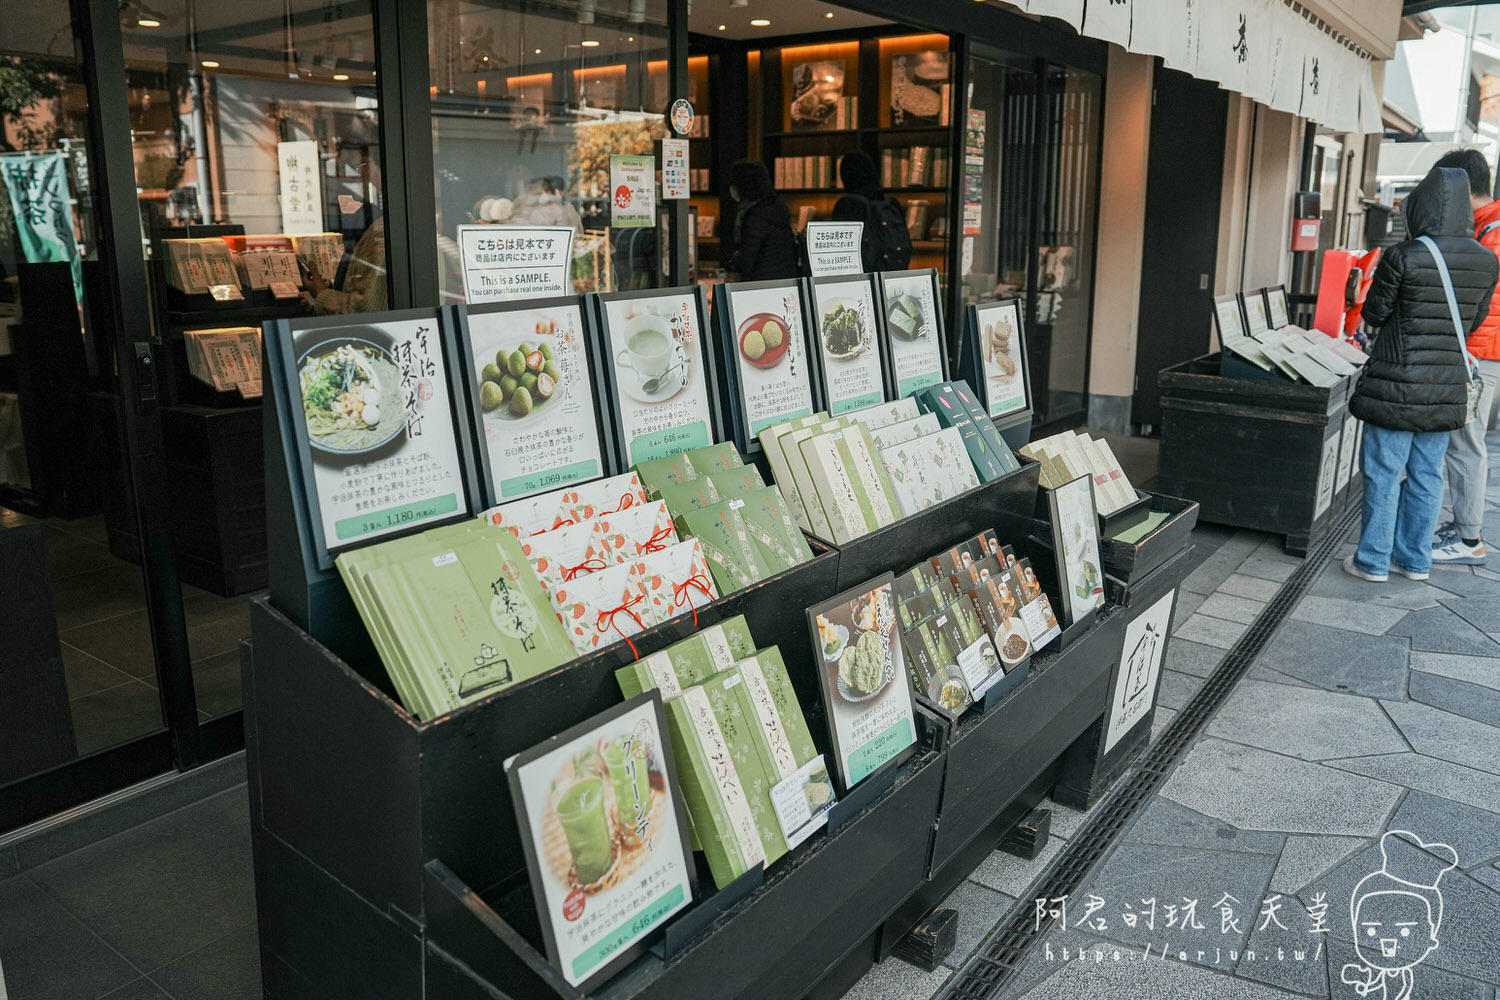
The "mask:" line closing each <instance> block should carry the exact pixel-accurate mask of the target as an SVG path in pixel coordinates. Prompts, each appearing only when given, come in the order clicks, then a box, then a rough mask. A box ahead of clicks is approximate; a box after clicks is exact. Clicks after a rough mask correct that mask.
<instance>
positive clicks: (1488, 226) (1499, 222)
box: [1474, 219, 1500, 240]
mask: <svg viewBox="0 0 1500 1000" xmlns="http://www.w3.org/2000/svg"><path fill="white" fill-rule="evenodd" d="M1496 229H1500V219H1496V220H1495V221H1494V222H1488V223H1485V226H1484V228H1483V229H1481V230H1480V231H1479V232H1477V233H1475V234H1474V238H1475V239H1476V240H1482V239H1484V238H1485V237H1486V236H1488V235H1489V234H1490V233H1492V232H1494V231H1495V230H1496Z"/></svg>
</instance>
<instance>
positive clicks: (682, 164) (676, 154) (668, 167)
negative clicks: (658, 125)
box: [661, 139, 692, 256]
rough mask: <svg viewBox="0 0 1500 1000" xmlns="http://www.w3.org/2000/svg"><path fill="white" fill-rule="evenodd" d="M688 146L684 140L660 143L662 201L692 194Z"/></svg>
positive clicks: (679, 198) (674, 199)
mask: <svg viewBox="0 0 1500 1000" xmlns="http://www.w3.org/2000/svg"><path fill="white" fill-rule="evenodd" d="M688 146H689V143H688V141H687V140H686V139H663V140H662V141H661V196H662V200H664V201H682V200H684V199H686V198H687V197H688V195H689V194H691V193H692V174H691V173H690V172H689V170H688ZM664 256H665V255H664Z"/></svg>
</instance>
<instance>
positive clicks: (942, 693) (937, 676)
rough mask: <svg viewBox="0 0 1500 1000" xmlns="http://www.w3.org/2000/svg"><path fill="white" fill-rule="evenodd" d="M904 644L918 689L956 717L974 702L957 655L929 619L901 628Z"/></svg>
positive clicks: (902, 642)
mask: <svg viewBox="0 0 1500 1000" xmlns="http://www.w3.org/2000/svg"><path fill="white" fill-rule="evenodd" d="M901 645H902V647H903V648H904V649H905V650H906V658H907V661H908V665H907V670H908V671H909V673H910V674H911V682H912V687H913V688H914V689H915V690H917V691H920V692H922V693H923V694H925V695H926V696H927V698H928V700H930V701H931V702H932V703H933V704H934V705H937V706H938V707H939V708H941V709H942V710H943V711H944V712H946V713H948V714H949V715H950V716H952V717H955V718H956V717H957V716H958V715H959V714H961V713H962V712H963V710H964V709H966V708H968V707H969V706H970V705H971V704H973V699H972V698H971V697H970V695H969V686H968V685H967V684H965V683H964V681H963V678H962V677H961V676H960V675H959V672H958V661H957V659H955V658H954V657H953V656H952V654H951V653H950V651H949V650H948V649H947V648H946V645H945V643H944V640H943V637H942V635H940V634H939V633H938V632H937V630H935V629H934V628H933V627H932V623H931V621H930V620H929V621H927V622H923V623H921V624H919V625H916V626H914V627H912V628H909V629H907V630H905V631H904V632H902V633H901Z"/></svg>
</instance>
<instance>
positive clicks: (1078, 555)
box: [1047, 476, 1104, 625]
mask: <svg viewBox="0 0 1500 1000" xmlns="http://www.w3.org/2000/svg"><path fill="white" fill-rule="evenodd" d="M1047 501H1048V504H1049V506H1050V508H1051V514H1052V539H1053V553H1054V554H1055V555H1056V557H1057V561H1058V567H1057V576H1058V590H1059V591H1060V592H1061V594H1062V602H1063V613H1064V614H1066V615H1067V618H1068V624H1069V625H1072V624H1074V623H1075V622H1078V621H1081V620H1082V619H1084V618H1086V617H1087V616H1088V615H1089V614H1090V613H1092V612H1093V611H1094V610H1096V609H1097V608H1098V607H1099V606H1100V605H1102V604H1103V603H1104V571H1103V570H1102V569H1100V566H1101V565H1102V563H1101V562H1100V559H1099V522H1098V520H1097V519H1096V517H1095V515H1094V492H1093V481H1092V480H1091V479H1090V478H1089V477H1088V476H1079V477H1078V478H1077V479H1075V480H1073V481H1072V482H1070V483H1067V484H1065V485H1063V486H1059V487H1058V488H1057V489H1055V490H1048V491H1047Z"/></svg>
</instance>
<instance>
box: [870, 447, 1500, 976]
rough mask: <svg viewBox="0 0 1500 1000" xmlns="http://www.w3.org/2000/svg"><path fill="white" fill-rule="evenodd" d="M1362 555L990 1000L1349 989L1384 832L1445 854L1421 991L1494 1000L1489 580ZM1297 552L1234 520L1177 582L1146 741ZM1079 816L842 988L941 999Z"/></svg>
mask: <svg viewBox="0 0 1500 1000" xmlns="http://www.w3.org/2000/svg"><path fill="white" fill-rule="evenodd" d="M1491 449H1492V451H1496V452H1500V438H1495V437H1492V439H1491ZM1497 465H1500V463H1497ZM1490 491H1491V503H1490V505H1489V507H1490V510H1489V515H1488V517H1489V519H1490V521H1491V522H1493V523H1489V522H1487V523H1486V525H1485V528H1486V535H1487V537H1490V538H1493V539H1500V469H1497V470H1496V472H1495V474H1493V475H1492V477H1491V486H1490ZM1352 549H1353V544H1352V541H1350V542H1346V543H1345V544H1344V545H1343V546H1342V547H1341V549H1340V551H1339V553H1338V555H1337V557H1336V558H1335V559H1334V560H1332V561H1331V562H1330V563H1329V565H1328V567H1327V568H1326V569H1325V570H1324V571H1323V572H1322V573H1321V574H1320V575H1319V577H1318V579H1317V580H1316V581H1315V582H1314V584H1313V586H1312V587H1311V589H1310V591H1309V592H1308V593H1307V594H1306V595H1305V596H1304V598H1303V599H1302V600H1301V601H1300V602H1299V604H1298V605H1297V607H1296V608H1295V609H1294V611H1293V613H1292V615H1291V617H1290V618H1289V619H1288V620H1287V621H1286V622H1285V623H1284V625H1283V627H1282V628H1281V629H1280V631H1279V632H1278V633H1277V635H1276V636H1274V637H1273V639H1272V640H1271V642H1270V643H1269V644H1268V645H1267V647H1266V649H1265V651H1264V652H1263V653H1262V655H1261V656H1260V658H1259V659H1258V660H1257V662H1256V663H1255V664H1254V665H1253V666H1252V667H1251V669H1250V670H1249V672H1248V673H1247V674H1246V675H1245V677H1244V678H1243V679H1242V680H1241V681H1240V683H1239V685H1238V686H1237V687H1236V689H1235V690H1234V691H1233V692H1231V694H1230V696H1229V697H1228V699H1227V700H1226V701H1225V702H1224V703H1223V705H1221V706H1220V708H1219V710H1218V711H1217V712H1216V713H1215V715H1214V717H1213V718H1212V719H1210V721H1209V722H1208V724H1207V725H1206V726H1205V728H1204V729H1203V730H1202V732H1201V733H1200V734H1199V737H1198V739H1197V740H1196V742H1195V743H1194V744H1193V746H1192V747H1191V748H1190V749H1189V750H1188V752H1187V753H1186V755H1185V756H1184V757H1183V758H1182V760H1181V762H1180V763H1179V765H1178V766H1177V768H1176V770H1175V771H1174V772H1173V774H1172V775H1171V776H1170V777H1169V778H1168V780H1167V782H1166V783H1165V784H1164V785H1163V786H1162V788H1161V789H1160V790H1159V792H1158V793H1157V795H1156V796H1155V798H1154V799H1153V800H1152V801H1151V802H1149V803H1148V804H1147V805H1146V806H1145V807H1144V808H1143V809H1142V810H1141V812H1140V813H1138V814H1137V816H1136V818H1135V820H1134V821H1133V823H1132V825H1131V826H1130V827H1128V828H1127V829H1126V831H1125V833H1124V834H1123V835H1122V836H1121V838H1120V840H1119V842H1118V843H1117V844H1116V845H1115V846H1114V848H1113V849H1112V853H1111V854H1109V855H1108V856H1107V857H1106V858H1105V860H1104V861H1103V862H1102V863H1101V864H1100V865H1099V867H1098V868H1097V869H1096V870H1095V871H1094V872H1093V873H1091V875H1090V876H1089V877H1088V878H1087V879H1086V880H1085V882H1084V884H1083V885H1081V886H1080V887H1079V888H1078V889H1077V890H1076V891H1075V892H1074V893H1073V895H1072V896H1071V898H1070V899H1069V900H1068V908H1067V926H1066V927H1062V926H1059V925H1058V924H1057V923H1055V922H1054V924H1053V926H1052V928H1051V929H1050V930H1048V931H1047V933H1046V935H1045V937H1044V939H1043V941H1042V942H1040V944H1039V946H1038V948H1037V949H1036V950H1035V951H1034V952H1033V953H1032V954H1031V955H1030V957H1029V958H1028V960H1027V962H1026V964H1025V965H1024V966H1023V968H1022V969H1021V970H1020V971H1019V972H1018V973H1017V975H1016V976H1015V977H1013V978H1012V979H1011V980H1010V982H1009V984H1008V986H1007V989H1006V990H1005V992H1004V993H1002V994H1001V995H1000V996H1001V998H1002V1000H1022V998H1024V1000H1048V998H1054V997H1056V998H1095V997H1098V998H1105V997H1109V998H1114V997H1118V996H1136V997H1141V998H1143V1000H1176V998H1183V1000H1187V998H1192V1000H1200V998H1202V997H1223V998H1232V1000H1269V998H1288V997H1323V998H1329V1000H1335V998H1355V997H1357V996H1358V994H1356V993H1355V991H1354V989H1353V987H1352V986H1350V985H1347V984H1345V983H1344V982H1342V981H1341V980H1342V973H1343V970H1344V967H1345V966H1346V965H1347V964H1350V963H1354V962H1356V960H1357V958H1356V955H1355V951H1354V949H1353V946H1352V942H1353V940H1354V929H1353V926H1352V918H1351V914H1350V906H1349V904H1350V900H1351V897H1352V896H1353V895H1354V890H1355V886H1356V883H1357V882H1359V880H1360V879H1362V878H1364V877H1365V876H1366V875H1368V874H1370V873H1371V872H1375V871H1378V870H1380V868H1381V850H1380V846H1381V836H1382V834H1383V833H1385V832H1386V831H1390V830H1406V831H1410V832H1411V833H1413V834H1415V835H1416V836H1417V837H1418V838H1420V840H1422V841H1424V842H1427V843H1429V844H1433V843H1441V844H1446V845H1450V846H1451V847H1452V848H1453V850H1454V852H1455V853H1456V855H1457V859H1458V864H1457V868H1456V869H1455V870H1453V871H1449V872H1447V873H1446V874H1445V875H1443V876H1442V879H1441V881H1440V882H1439V888H1440V890H1441V893H1442V896H1443V903H1444V908H1443V910H1442V917H1441V926H1440V929H1439V931H1438V935H1437V936H1438V939H1439V941H1440V945H1439V947H1438V948H1437V949H1436V950H1435V951H1433V952H1432V953H1431V954H1430V955H1428V956H1427V957H1426V959H1425V960H1424V961H1422V962H1421V964H1420V965H1418V966H1416V967H1415V969H1414V972H1413V979H1414V982H1415V988H1414V991H1413V993H1412V994H1411V996H1412V998H1413V1000H1496V986H1497V984H1500V866H1497V864H1500V572H1492V571H1491V570H1489V569H1485V568H1468V567H1462V568H1437V569H1435V570H1434V572H1433V574H1432V579H1431V581H1430V582H1427V583H1418V582H1414V581H1410V580H1405V579H1402V578H1393V579H1392V581H1391V582H1390V583H1388V584H1383V585H1372V584H1366V583H1363V582H1361V581H1357V580H1354V579H1352V578H1350V577H1347V576H1345V575H1344V574H1343V573H1342V572H1341V571H1340V569H1339V567H1338V562H1339V560H1341V559H1342V557H1343V555H1344V554H1346V553H1347V552H1349V551H1352ZM1297 565H1298V561H1297V560H1295V559H1292V558H1290V557H1288V556H1286V555H1284V554H1283V553H1282V552H1281V548H1280V543H1279V541H1277V540H1273V539H1267V538H1265V537H1264V536H1259V535H1255V534H1252V533H1248V532H1242V533H1239V534H1237V535H1235V536H1234V537H1233V538H1231V539H1230V540H1229V541H1228V542H1226V543H1225V544H1224V546H1223V547H1222V548H1220V550H1219V551H1218V552H1216V553H1215V554H1214V555H1213V556H1212V557H1210V559H1209V560H1208V561H1207V562H1205V563H1204V564H1203V565H1201V566H1200V567H1199V568H1198V569H1197V570H1195V571H1194V573H1193V574H1192V575H1191V576H1190V577H1189V578H1188V580H1187V582H1186V583H1185V585H1184V591H1183V593H1182V595H1181V596H1180V598H1179V602H1178V605H1179V606H1178V614H1177V618H1176V621H1175V622H1174V627H1173V632H1174V639H1173V642H1172V645H1171V647H1170V648H1169V650H1168V659H1167V662H1166V668H1167V669H1166V670H1165V672H1164V676H1163V681H1162V691H1161V697H1160V701H1159V704H1160V706H1161V707H1160V708H1159V709H1158V713H1157V721H1156V731H1157V732H1158V733H1159V732H1160V731H1161V729H1162V728H1164V727H1165V726H1166V725H1167V724H1168V723H1169V722H1170V721H1171V719H1172V718H1173V716H1174V715H1175V713H1176V711H1178V710H1180V709H1181V707H1182V706H1183V705H1185V704H1186V703H1187V701H1188V700H1189V699H1190V698H1191V697H1192V695H1193V694H1194V693H1195V692H1196V691H1197V689H1198V687H1199V686H1200V685H1201V684H1202V682H1203V678H1205V677H1206V676H1207V675H1208V674H1209V673H1210V672H1211V671H1212V670H1213V668H1214V667H1215V666H1216V665H1217V663H1218V662H1219V659H1220V658H1221V657H1222V656H1223V654H1224V652H1225V651H1226V650H1227V649H1229V648H1230V647H1231V646H1232V645H1233V644H1234V643H1235V641H1237V640H1238V639H1239V637H1240V635H1241V634H1242V633H1243V632H1244V630H1245V629H1246V627H1247V626H1248V624H1249V623H1250V622H1251V621H1252V620H1253V619H1254V618H1255V616H1256V615H1257V614H1259V612H1260V609H1261V608H1262V607H1263V606H1264V604H1265V603H1266V602H1267V601H1269V600H1270V599H1271V598H1272V597H1273V596H1274V594H1275V593H1276V590H1277V588H1278V587H1279V586H1280V585H1281V583H1282V582H1284V581H1285V580H1286V578H1287V577H1288V576H1290V575H1291V573H1292V572H1293V571H1294V570H1295V569H1296V567H1297ZM1495 565H1496V569H1497V570H1500V560H1497V561H1496V563H1495ZM1086 819H1087V816H1085V815H1082V814H1079V813H1076V812H1073V811H1072V810H1068V809H1062V808H1058V807H1054V815H1053V833H1054V837H1053V838H1052V841H1051V842H1050V843H1049V844H1048V845H1047V848H1046V850H1045V851H1044V852H1043V854H1042V856H1041V857H1039V858H1037V859H1036V860H1035V861H1032V862H1023V861H1021V860H1019V859H1017V858H1013V857H1011V856H1009V855H1005V854H1000V853H996V854H994V855H992V856H991V857H990V858H989V859H988V860H987V861H986V863H985V864H984V865H982V866H981V867H980V868H979V869H978V870H977V871H976V872H975V873H974V874H973V876H972V877H971V878H970V879H969V880H968V881H967V882H966V883H965V884H964V885H963V886H961V887H960V888H959V889H957V890H956V891H955V892H954V893H953V895H952V896H951V897H950V899H949V901H948V903H947V905H949V906H952V907H954V908H956V909H957V910H958V911H959V915H960V924H961V926H960V931H959V945H958V948H957V949H956V950H955V952H954V953H953V954H952V955H951V956H950V957H949V967H945V968H942V969H939V970H938V972H937V973H935V974H926V973H923V972H921V971H920V970H917V969H915V968H913V967H912V966H909V965H906V964H904V963H900V962H897V961H889V962H886V963H884V965H882V966H879V967H877V968H876V969H875V970H873V971H872V972H871V973H870V974H869V975H867V976H866V977H865V978H864V979H863V980H861V981H860V983H858V984H857V985H856V986H855V988H854V989H853V990H852V991H851V992H850V993H849V994H848V996H847V997H846V1000H895V998H898V997H899V998H921V997H928V996H932V995H933V994H935V993H937V992H938V991H939V990H940V989H941V987H942V984H943V983H944V982H945V981H946V980H947V979H948V978H949V977H950V976H951V975H952V970H953V969H959V968H962V966H963V964H964V962H965V961H966V960H967V959H968V958H969V956H970V955H972V954H973V953H974V951H975V950H976V949H977V948H978V947H979V946H980V945H981V944H982V943H983V941H984V939H985V938H986V937H987V936H988V933H989V930H990V929H991V928H993V927H994V925H995V924H996V923H998V922H999V920H1000V919H1002V918H1003V917H1004V916H1005V915H1006V914H1007V913H1008V912H1009V911H1010V910H1011V909H1012V908H1014V907H1015V906H1017V905H1021V906H1025V907H1026V908H1027V909H1028V910H1031V909H1033V908H1034V904H1033V902H1032V900H1031V896H1030V894H1029V889H1030V887H1031V885H1032V884H1033V883H1034V882H1035V880H1036V879H1037V878H1039V877H1040V875H1041V874H1042V873H1043V872H1044V871H1045V870H1046V868H1047V866H1048V865H1050V864H1051V862H1052V860H1053V858H1054V857H1055V856H1056V854H1057V852H1058V851H1059V850H1060V849H1061V848H1062V847H1063V845H1064V842H1065V841H1066V839H1067V838H1068V837H1070V836H1072V835H1073V834H1074V833H1075V832H1076V831H1077V830H1078V828H1079V827H1080V826H1081V825H1082V824H1083V822H1084V821H1085V820H1086ZM1393 850H1396V848H1393ZM1398 853H1399V852H1398ZM1426 853H1427V855H1428V856H1429V857H1439V856H1440V855H1441V853H1442V851H1441V848H1438V847H1429V848H1428V850H1427V852H1426ZM1018 900H1024V901H1025V902H1022V903H1017V901H1018ZM1149 900H1155V903H1156V906H1155V910H1154V912H1152V911H1151V909H1150V904H1149V902H1147V901H1149ZM1194 901H1196V902H1195V904H1194ZM1096 904H1097V909H1096V910H1094V912H1092V913H1091V912H1089V911H1090V908H1091V907H1093V906H1095V905H1096ZM1169 906H1170V907H1172V910H1171V911H1170V912H1169V911H1168V907H1169ZM1190 906H1192V911H1193V912H1192V916H1191V917H1189V916H1188V915H1187V911H1188V909H1189V907H1190ZM1268 912H1269V917H1268V916H1267V913H1268ZM1320 915H1321V917H1320ZM1423 915H1424V916H1425V910H1424V913H1423ZM1320 927H1321V928H1322V929H1320ZM1419 931H1421V932H1425V928H1420V929H1419ZM1393 933H1394V932H1393ZM1080 948H1081V949H1082V953H1083V956H1084V958H1083V959H1080V957H1079V955H1080ZM1164 950H1165V951H1166V952H1167V958H1166V959H1163V958H1162V953H1163V951H1164ZM1398 985H1399V983H1398V982H1393V983H1392V984H1391V986H1390V989H1389V996H1388V997H1387V998H1386V1000H1397V993H1398ZM1371 995H1372V996H1374V997H1381V996H1382V994H1381V992H1380V991H1379V990H1378V989H1377V990H1376V992H1374V993H1373V994H1371Z"/></svg>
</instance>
